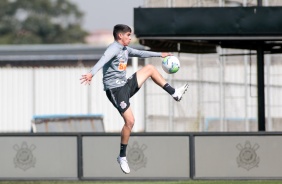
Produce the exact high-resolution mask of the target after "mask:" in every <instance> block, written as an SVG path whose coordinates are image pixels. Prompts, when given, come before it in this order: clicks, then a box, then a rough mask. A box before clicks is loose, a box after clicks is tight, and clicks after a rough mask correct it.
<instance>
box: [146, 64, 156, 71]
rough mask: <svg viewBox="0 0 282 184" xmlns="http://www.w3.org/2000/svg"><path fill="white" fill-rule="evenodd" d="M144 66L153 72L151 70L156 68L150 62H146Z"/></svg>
mask: <svg viewBox="0 0 282 184" xmlns="http://www.w3.org/2000/svg"><path fill="white" fill-rule="evenodd" d="M145 67H146V69H147V70H148V71H150V72H153V71H155V70H156V68H155V66H153V65H151V64H148V65H146V66H145Z"/></svg>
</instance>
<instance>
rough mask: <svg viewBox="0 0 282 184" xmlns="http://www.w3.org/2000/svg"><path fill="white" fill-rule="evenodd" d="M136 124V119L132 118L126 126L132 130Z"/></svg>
mask: <svg viewBox="0 0 282 184" xmlns="http://www.w3.org/2000/svg"><path fill="white" fill-rule="evenodd" d="M134 122H135V120H134V118H132V119H130V120H127V121H126V123H125V125H126V126H127V127H128V128H130V129H132V128H133V126H134Z"/></svg>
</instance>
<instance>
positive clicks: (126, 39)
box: [120, 32, 131, 46]
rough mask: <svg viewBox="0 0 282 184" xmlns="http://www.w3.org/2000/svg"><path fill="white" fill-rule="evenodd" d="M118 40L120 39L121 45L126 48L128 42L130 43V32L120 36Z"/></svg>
mask: <svg viewBox="0 0 282 184" xmlns="http://www.w3.org/2000/svg"><path fill="white" fill-rule="evenodd" d="M120 38H121V42H122V44H123V45H124V46H128V45H129V43H130V41H131V33H130V32H126V33H124V34H121V36H120Z"/></svg>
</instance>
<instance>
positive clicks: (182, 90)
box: [172, 83, 189, 102]
mask: <svg viewBox="0 0 282 184" xmlns="http://www.w3.org/2000/svg"><path fill="white" fill-rule="evenodd" d="M188 86H189V85H188V83H186V84H184V85H183V86H181V87H179V88H176V89H175V92H174V94H173V95H172V97H173V98H174V100H176V101H178V102H179V101H180V100H181V99H182V95H183V94H184V93H185V91H187V89H188Z"/></svg>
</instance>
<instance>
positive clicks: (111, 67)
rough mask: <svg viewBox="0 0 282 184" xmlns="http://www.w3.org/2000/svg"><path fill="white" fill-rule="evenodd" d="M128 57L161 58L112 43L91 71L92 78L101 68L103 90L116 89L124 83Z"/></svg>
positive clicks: (148, 52)
mask: <svg viewBox="0 0 282 184" xmlns="http://www.w3.org/2000/svg"><path fill="white" fill-rule="evenodd" d="M128 57H141V58H147V57H161V53H158V52H150V51H141V50H136V49H133V48H130V47H126V46H123V45H121V44H120V43H118V42H117V41H115V42H113V43H112V44H111V45H109V47H108V48H107V49H106V51H105V53H104V55H103V56H102V57H101V59H100V60H99V61H98V62H97V64H96V65H95V66H94V67H93V68H92V69H91V73H92V75H93V76H94V75H95V74H96V73H97V72H98V71H99V70H100V69H101V68H102V67H103V83H104V90H108V89H112V88H117V87H120V86H123V85H124V84H125V83H126V66H127V61H128Z"/></svg>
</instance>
